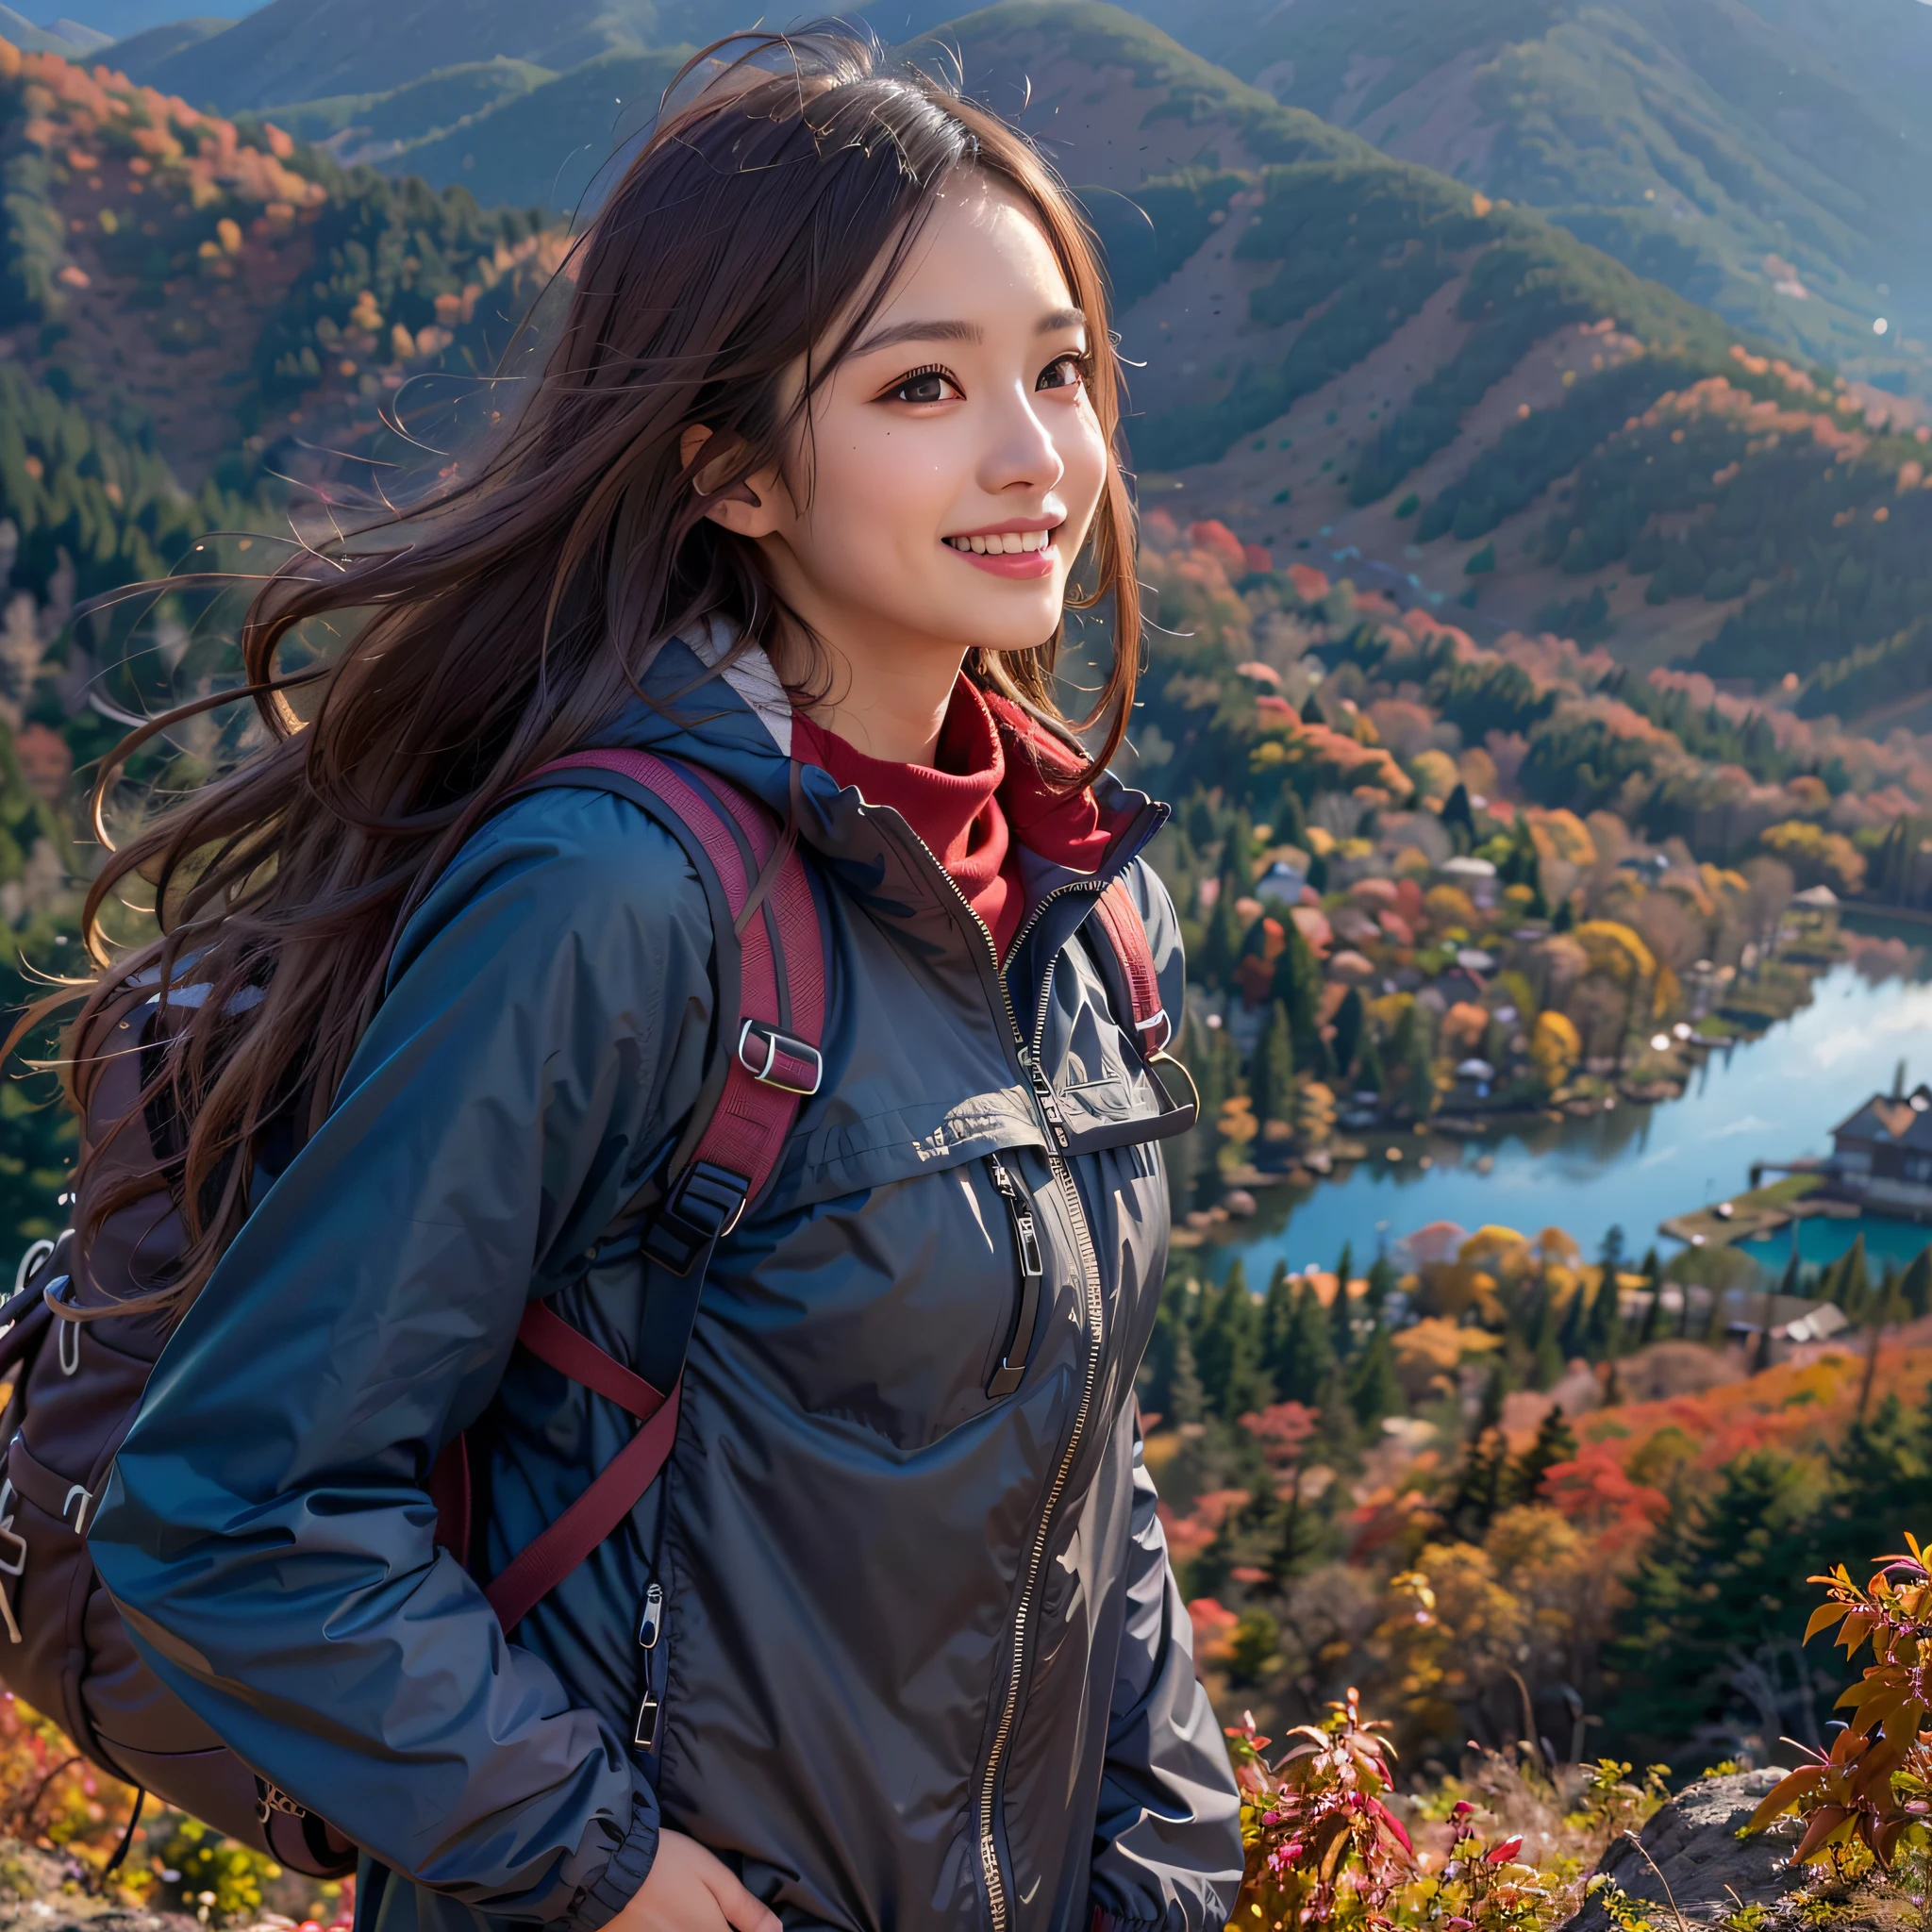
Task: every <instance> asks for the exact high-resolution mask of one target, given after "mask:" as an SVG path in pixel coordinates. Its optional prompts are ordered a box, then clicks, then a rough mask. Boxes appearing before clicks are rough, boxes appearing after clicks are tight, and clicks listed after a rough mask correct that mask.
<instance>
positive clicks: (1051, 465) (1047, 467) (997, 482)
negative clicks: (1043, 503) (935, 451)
mask: <svg viewBox="0 0 1932 1932" xmlns="http://www.w3.org/2000/svg"><path fill="white" fill-rule="evenodd" d="M986 423H987V436H986V443H985V446H984V447H983V448H982V450H981V451H980V456H979V465H978V470H979V475H978V482H979V487H980V488H981V489H982V490H984V491H986V492H987V494H988V495H990V496H1004V495H1012V494H1020V493H1024V494H1026V495H1028V496H1039V495H1043V494H1044V493H1045V492H1046V491H1049V490H1053V489H1056V488H1057V487H1058V484H1059V480H1060V478H1061V477H1062V476H1064V475H1066V473H1067V465H1066V462H1065V460H1064V458H1062V457H1061V455H1060V452H1059V445H1058V443H1056V442H1055V441H1054V438H1053V430H1052V426H1051V425H1049V424H1048V422H1047V420H1046V419H1045V417H1044V416H1042V415H1041V411H1040V409H1039V408H1037V407H1036V405H1035V403H1034V400H1033V392H1032V391H1031V390H1029V389H1025V388H1024V387H1022V386H1021V385H1019V384H1017V383H1016V384H1015V385H1014V386H1013V387H1012V388H1011V389H1010V390H1006V391H1002V392H1001V394H1000V396H999V399H998V400H997V402H996V403H995V405H994V408H993V409H992V410H991V413H990V414H989V416H988V417H987V419H986Z"/></svg>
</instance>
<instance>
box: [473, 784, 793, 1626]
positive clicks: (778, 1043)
mask: <svg viewBox="0 0 1932 1932" xmlns="http://www.w3.org/2000/svg"><path fill="white" fill-rule="evenodd" d="M583 769H592V770H600V771H607V772H614V773H616V774H618V775H619V776H621V777H625V778H628V779H630V780H631V781H632V782H633V783H634V784H637V785H640V786H642V787H643V788H645V789H646V790H648V791H651V792H652V793H653V794H654V795H655V796H656V797H658V799H660V800H661V801H662V802H663V804H664V805H665V806H666V807H667V808H669V809H670V810H671V811H673V812H674V813H675V815H676V816H677V818H678V819H679V820H680V821H681V822H682V824H684V825H685V826H686V828H687V829H688V830H689V831H690V833H691V836H692V838H693V839H694V840H695V841H697V844H698V847H699V849H700V850H701V851H702V852H703V853H704V855H705V857H706V858H708V860H709V861H710V863H711V866H712V869H713V870H714V871H715V872H716V873H717V874H718V879H719V883H720V885H721V886H722V888H723V889H724V899H725V904H726V905H727V906H728V907H729V908H730V910H731V915H732V918H733V919H734V920H736V919H737V918H738V916H739V914H740V913H741V911H742V910H743V908H744V905H745V902H746V900H747V899H748V898H749V897H750V895H751V890H752V886H753V883H754V882H755V880H756V878H757V876H758V870H759V868H760V867H762V866H763V864H764V863H765V861H766V859H767V858H769V857H770V856H771V853H772V851H773V849H774V841H775V837H776V835H775V833H774V830H773V828H772V825H771V824H770V822H769V820H768V818H767V816H766V814H765V813H764V811H763V810H762V808H759V807H758V806H757V805H755V804H754V803H753V802H752V801H751V800H749V799H747V798H745V797H743V796H742V795H741V793H740V792H739V791H737V790H736V789H735V788H734V787H731V786H729V785H725V784H724V783H723V782H722V781H717V780H714V779H712V778H710V777H709V776H708V775H703V774H698V773H696V772H695V771H691V770H688V769H686V768H685V767H682V766H679V765H674V764H673V763H671V762H670V761H669V760H667V759H664V758H658V757H656V756H654V755H653V754H651V753H649V752H641V751H626V750H611V751H582V752H574V753H572V754H571V755H570V756H569V757H568V758H558V759H557V760H555V761H554V762H553V763H551V764H548V765H546V766H544V767H543V771H544V772H546V773H548V772H557V771H568V770H583ZM734 828H735V831H736V833H737V834H741V835H742V839H743V841H744V842H743V846H742V847H741V844H740V842H739V837H738V836H734ZM745 847H748V848H749V850H750V853H751V861H750V864H749V866H747V864H746V859H745V850H744V848H745ZM763 912H764V917H762V918H760V917H754V918H753V919H752V920H751V921H750V922H749V923H748V924H746V926H745V930H744V932H743V934H742V935H741V942H740V943H741V963H740V976H741V991H740V1011H739V1013H738V1015H737V1016H736V1018H735V1019H734V1018H733V1017H732V1016H730V1015H726V1014H721V1015H720V1016H719V1018H720V1022H721V1024H720V1027H719V1034H720V1039H721V1041H723V1043H724V1048H725V1050H726V1051H727V1052H729V1053H730V1055H731V1060H730V1066H729V1071H728V1072H727V1074H726V1075H725V1079H724V1091H723V1092H722V1093H721V1095H720V1097H719V1101H718V1106H717V1109H716V1111H715V1112H714V1113H713V1114H712V1116H711V1118H710V1120H709V1121H708V1123H707V1124H706V1125H705V1128H704V1131H703V1133H702V1134H701V1135H700V1136H699V1138H698V1143H697V1146H696V1149H695V1150H694V1152H693V1154H692V1157H691V1160H690V1161H689V1162H688V1163H687V1164H686V1166H685V1168H684V1170H683V1172H682V1173H681V1174H675V1175H673V1176H672V1177H671V1183H670V1186H669V1187H668V1188H667V1190H666V1211H669V1210H671V1209H672V1208H674V1206H675V1201H676V1198H677V1193H678V1190H679V1187H680V1185H681V1183H682V1181H683V1180H684V1178H685V1177H686V1176H687V1175H689V1174H691V1173H692V1172H693V1171H694V1170H695V1169H697V1168H698V1167H700V1166H701V1165H704V1164H706V1163H708V1164H709V1165H710V1166H712V1167H714V1168H723V1169H724V1170H726V1171H727V1172H729V1173H730V1174H737V1175H739V1176H741V1177H742V1179H743V1181H744V1183H745V1191H744V1192H745V1199H746V1201H747V1202H749V1201H750V1200H752V1199H753V1198H755V1197H756V1196H757V1194H758V1191H760V1190H761V1189H762V1188H763V1187H764V1185H765V1183H766V1181H767V1180H769V1179H770V1178H771V1174H772V1170H773V1169H774V1167H775V1166H776V1165H777V1161H778V1156H779V1154H780V1152H781V1151H782V1150H783V1148H784V1145H785V1141H786V1137H787V1136H788V1135H789V1134H790V1133H791V1124H792V1123H793V1122H794V1121H795V1120H796V1119H797V1117H798V1108H799V1104H800V1102H801V1100H803V1098H804V1097H805V1092H806V1091H808V1090H809V1088H811V1087H814V1086H816V1084H817V1078H818V1065H817V1059H816V1055H817V1050H818V1047H819V1043H820V1035H821V1034H822V1032H823V1031H824V1006H825V975H824V954H823V951H822V949H821V941H820V937H819V917H818V908H817V907H816V905H815V904H814V903H813V900H812V896H811V885H810V882H809V880H808V878H807V876H806V871H805V865H804V861H803V860H802V859H801V858H799V856H798V853H797V852H796V850H793V851H791V853H790V854H788V856H787V858H786V859H785V862H784V863H783V865H781V867H780V868H779V871H778V875H777V877H776V879H775V880H774V883H773V885H772V888H771V891H770V892H769V893H768V895H767V897H766V900H765V906H764V908H763ZM768 921H769V922H770V924H768V923H767V922H768ZM774 927H775V929H776V931H777V934H778V943H779V945H780V947H781V948H782V950H783V975H784V977H783V984H782V987H781V983H780V966H779V961H778V959H777V958H776V957H774V951H773V946H772V931H773V929H774ZM746 1022H751V1023H753V1026H752V1028H751V1029H750V1030H749V1031H746V1029H745V1023H746ZM781 1028H783V1029H784V1030H783V1031H782V1032H781V1031H780V1029H781ZM794 1043H796V1044H797V1045H802V1046H803V1047H804V1048H806V1049H808V1051H809V1057H808V1055H807V1054H806V1053H801V1052H799V1051H797V1050H796V1047H795V1045H794ZM709 1252H710V1250H709V1246H708V1245H707V1246H706V1247H705V1248H704V1250H703V1260H704V1261H708V1258H709ZM694 1265H702V1262H701V1263H698V1264H694ZM647 1312H648V1311H647ZM517 1340H518V1341H521V1342H522V1343H523V1344H524V1346H525V1348H527V1349H528V1350H529V1351H530V1353H531V1354H532V1355H534V1356H536V1357H538V1358H539V1359H540V1360H541V1361H544V1362H547V1363H548V1364H549V1365H550V1366H551V1367H552V1368H554V1369H556V1370H558V1373H559V1374H564V1375H567V1376H569V1377H570V1379H571V1380H573V1381H575V1382H578V1383H581V1384H582V1385H583V1386H584V1387H585V1388H587V1389H590V1390H592V1391H595V1392H596V1393H597V1394H599V1395H602V1396H605V1397H607V1398H608V1400H610V1401H612V1402H615V1403H616V1404H618V1406H619V1407H622V1408H625V1409H627V1410H628V1411H629V1412H630V1413H631V1414H632V1415H634V1416H636V1417H638V1418H639V1420H640V1421H641V1424H642V1426H641V1428H640V1429H639V1430H638V1432H637V1433H636V1434H635V1435H634V1436H633V1437H632V1438H631V1439H630V1441H628V1442H627V1443H625V1446H624V1448H622V1449H621V1450H619V1452H618V1453H617V1454H616V1455H615V1456H614V1457H611V1459H610V1461H609V1462H608V1464H607V1465H606V1466H605V1468H604V1469H602V1470H601V1471H600V1472H599V1473H598V1474H597V1475H596V1476H595V1478H594V1479H593V1480H592V1481H591V1485H590V1487H589V1488H588V1489H587V1490H585V1491H584V1492H583V1494H582V1495H580V1496H579V1497H578V1498H577V1499H576V1501H575V1503H573V1504H572V1505H571V1506H570V1507H569V1508H568V1509H566V1510H565V1511H564V1512H563V1514H562V1515H561V1516H559V1517H558V1519H557V1521H556V1522H555V1523H553V1524H549V1525H548V1526H547V1527H546V1528H545V1529H544V1530H543V1531H542V1532H541V1534H540V1535H539V1536H538V1537H537V1539H536V1540H535V1541H533V1542H531V1543H530V1544H529V1545H528V1546H527V1547H525V1549H523V1550H522V1551H520V1552H519V1553H518V1554H517V1556H516V1557H513V1558H512V1559H511V1560H510V1562H509V1563H508V1566H507V1567H506V1568H505V1570H504V1571H503V1574H501V1575H499V1576H498V1577H497V1578H496V1579H495V1580H494V1581H493V1582H492V1583H491V1585H490V1586H489V1587H488V1589H487V1590H486V1591H485V1592H484V1594H485V1595H486V1596H487V1597H488V1598H489V1599H490V1604H491V1608H492V1609H494V1610H495V1612H496V1616H497V1621H498V1622H499V1623H500V1624H502V1626H503V1628H504V1629H505V1630H506V1631H508V1630H513V1629H515V1627H516V1626H517V1624H520V1623H521V1622H522V1621H523V1620H524V1618H525V1616H527V1615H528V1614H529V1612H530V1610H531V1609H533V1608H534V1607H536V1605H537V1604H539V1603H540V1602H541V1600H542V1599H543V1598H544V1597H545V1596H547V1595H548V1594H549V1592H550V1591H553V1590H554V1589H556V1587H557V1586H558V1584H559V1583H561V1582H562V1581H563V1579H564V1578H565V1577H566V1576H568V1575H569V1574H571V1572H572V1571H573V1570H575V1568H576V1567H577V1565H578V1564H579V1563H581V1562H582V1561H583V1560H584V1559H585V1557H588V1556H589V1555H590V1554H591V1551H592V1550H594V1549H595V1548H596V1547H597V1546H598V1544H600V1543H601V1542H603V1541H604V1540H605V1539H606V1538H607V1537H608V1536H609V1535H610V1534H611V1532H612V1531H613V1530H615V1529H616V1528H617V1527H618V1525H619V1524H622V1523H623V1522H624V1520H625V1517H627V1516H628V1515H629V1514H630V1512H631V1511H632V1510H633V1509H635V1508H636V1507H637V1506H638V1504H639V1503H640V1502H641V1501H642V1499H643V1496H644V1493H645V1491H647V1490H649V1488H650V1487H651V1485H652V1484H653V1483H654V1482H656V1481H657V1479H658V1474H659V1472H660V1471H661V1470H662V1469H663V1467H664V1465H665V1463H666V1462H667V1461H668V1460H669V1459H670V1456H671V1449H672V1444H673V1443H674V1442H675V1440H676V1435H677V1409H678V1387H679V1382H680V1381H681V1376H680V1377H679V1378H678V1379H677V1380H674V1381H673V1384H672V1387H671V1390H670V1391H669V1393H668V1394H666V1393H665V1392H663V1391H659V1390H658V1388H656V1387H655V1386H654V1385H653V1384H652V1383H650V1382H648V1381H646V1380H645V1379H644V1377H643V1376H641V1375H640V1374H636V1373H635V1372H634V1371H632V1370H630V1369H628V1368H626V1367H625V1365H624V1364H623V1363H622V1362H620V1361H618V1360H617V1359H616V1358H615V1357H613V1356H611V1355H609V1354H608V1352H607V1351H606V1350H604V1349H601V1348H599V1347H598V1346H597V1345H596V1343H595V1342H593V1341H591V1340H590V1338H589V1337H588V1336H585V1335H583V1334H582V1333H580V1332H579V1331H578V1330H577V1329H575V1328H573V1327H572V1326H571V1325H570V1324H569V1323H567V1322H565V1321H564V1320H563V1319H562V1318H561V1317H560V1316H558V1315H557V1314H555V1313H553V1312H552V1311H551V1310H550V1309H549V1308H548V1307H544V1306H543V1305H542V1304H541V1303H533V1304H532V1305H531V1306H530V1307H528V1308H527V1309H525V1313H524V1319H523V1323H522V1325H521V1326H520V1327H519V1328H518V1331H517Z"/></svg>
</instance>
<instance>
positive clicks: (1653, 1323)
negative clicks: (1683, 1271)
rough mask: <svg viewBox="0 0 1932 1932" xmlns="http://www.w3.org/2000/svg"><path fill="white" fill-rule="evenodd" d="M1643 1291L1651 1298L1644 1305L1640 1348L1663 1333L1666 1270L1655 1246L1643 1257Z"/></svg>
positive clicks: (1638, 1343) (1646, 1345)
mask: <svg viewBox="0 0 1932 1932" xmlns="http://www.w3.org/2000/svg"><path fill="white" fill-rule="evenodd" d="M1643 1291H1644V1293H1645V1294H1646V1295H1647V1296H1648V1297H1649V1299H1648V1300H1647V1301H1646V1302H1645V1303H1644V1305H1643V1326H1642V1328H1641V1330H1639V1332H1638V1336H1637V1345H1638V1347H1639V1348H1648V1347H1649V1346H1650V1344H1651V1343H1652V1342H1653V1341H1657V1338H1658V1337H1659V1336H1660V1335H1661V1334H1662V1333H1663V1319H1664V1271H1663V1264H1662V1263H1661V1262H1660V1261H1658V1259H1657V1250H1656V1249H1655V1248H1652V1249H1650V1250H1649V1251H1648V1252H1647V1253H1646V1254H1645V1255H1644V1257H1643Z"/></svg>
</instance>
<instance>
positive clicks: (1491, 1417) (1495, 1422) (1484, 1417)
mask: <svg viewBox="0 0 1932 1932" xmlns="http://www.w3.org/2000/svg"><path fill="white" fill-rule="evenodd" d="M1508 1392H1509V1372H1508V1370H1507V1368H1505V1367H1504V1365H1503V1364H1502V1363H1501V1362H1493V1363H1491V1367H1490V1373H1489V1374H1488V1375H1486V1376H1485V1377H1484V1378H1483V1393H1482V1400H1481V1402H1480V1404H1479V1405H1478V1406H1477V1408H1476V1412H1475V1433H1476V1434H1477V1435H1478V1436H1486V1435H1488V1434H1489V1432H1490V1431H1491V1429H1496V1428H1501V1427H1502V1425H1503V1398H1504V1396H1506V1395H1507V1394H1508Z"/></svg>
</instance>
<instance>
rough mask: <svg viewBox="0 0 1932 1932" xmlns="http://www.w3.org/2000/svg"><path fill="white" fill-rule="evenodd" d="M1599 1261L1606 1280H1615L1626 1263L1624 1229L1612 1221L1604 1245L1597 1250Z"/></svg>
mask: <svg viewBox="0 0 1932 1932" xmlns="http://www.w3.org/2000/svg"><path fill="white" fill-rule="evenodd" d="M1596 1257H1597V1261H1598V1264H1599V1265H1600V1266H1601V1267H1602V1269H1603V1271H1604V1279H1605V1280H1606V1281H1614V1280H1615V1279H1616V1276H1617V1272H1618V1270H1619V1269H1621V1268H1622V1267H1623V1265H1624V1230H1623V1227H1622V1226H1621V1225H1620V1224H1618V1223H1616V1222H1612V1223H1611V1224H1610V1225H1609V1228H1608V1230H1607V1233H1606V1234H1605V1235H1604V1239H1603V1245H1602V1246H1601V1247H1600V1248H1598V1250H1597V1256H1596Z"/></svg>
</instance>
